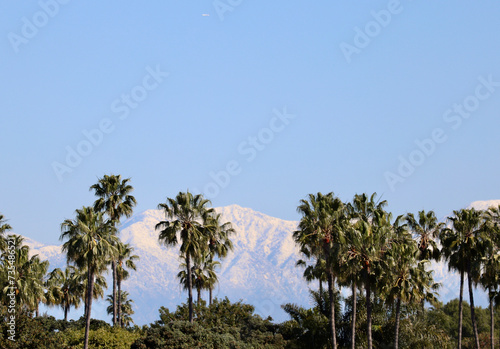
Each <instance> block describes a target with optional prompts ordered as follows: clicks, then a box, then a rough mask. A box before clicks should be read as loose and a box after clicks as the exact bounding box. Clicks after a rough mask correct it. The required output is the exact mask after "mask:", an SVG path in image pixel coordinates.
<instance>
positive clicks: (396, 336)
mask: <svg viewBox="0 0 500 349" xmlns="http://www.w3.org/2000/svg"><path fill="white" fill-rule="evenodd" d="M400 315H401V298H399V297H398V300H397V301H396V326H395V329H394V349H398V348H399V317H400Z"/></svg>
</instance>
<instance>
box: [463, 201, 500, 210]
mask: <svg viewBox="0 0 500 349" xmlns="http://www.w3.org/2000/svg"><path fill="white" fill-rule="evenodd" d="M491 206H495V207H498V206H500V200H485V201H474V202H473V203H471V204H470V205H469V207H467V208H472V207H474V208H475V209H476V210H487V209H488V208H490V207H491Z"/></svg>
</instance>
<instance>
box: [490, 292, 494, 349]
mask: <svg viewBox="0 0 500 349" xmlns="http://www.w3.org/2000/svg"><path fill="white" fill-rule="evenodd" d="M489 291H490V292H489V293H490V342H491V344H490V346H491V349H495V313H494V311H493V290H492V289H491V287H490V290H489Z"/></svg>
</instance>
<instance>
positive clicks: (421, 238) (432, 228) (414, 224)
mask: <svg viewBox="0 0 500 349" xmlns="http://www.w3.org/2000/svg"><path fill="white" fill-rule="evenodd" d="M406 223H407V224H408V227H409V228H410V230H411V232H412V234H413V236H415V237H416V238H417V241H418V249H419V251H420V256H419V259H420V260H425V259H429V260H431V259H433V260H436V261H437V260H439V248H438V246H437V243H436V239H437V238H438V236H439V233H440V232H441V230H442V229H443V227H444V223H442V222H438V219H437V218H436V214H435V213H434V211H429V212H425V211H424V210H422V211H419V212H418V219H417V218H415V216H414V215H413V213H408V214H407V216H406Z"/></svg>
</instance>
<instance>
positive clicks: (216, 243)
mask: <svg viewBox="0 0 500 349" xmlns="http://www.w3.org/2000/svg"><path fill="white" fill-rule="evenodd" d="M203 224H204V226H205V227H206V229H205V239H206V240H207V242H206V243H208V252H206V253H204V258H203V260H204V263H203V264H204V266H203V270H204V272H205V273H206V280H205V286H204V288H205V289H208V292H209V305H210V304H212V291H213V288H214V286H215V284H217V282H218V278H217V274H216V273H215V267H216V266H220V263H219V262H218V261H214V258H217V259H219V260H222V259H223V258H225V257H226V256H227V254H228V253H229V252H230V251H232V250H233V243H232V242H231V239H230V237H231V235H232V234H234V233H235V230H234V228H233V226H232V224H231V223H230V222H225V223H223V222H222V215H221V214H220V213H217V212H215V211H212V212H211V213H210V214H208V215H206V217H205V221H204V222H203Z"/></svg>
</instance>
